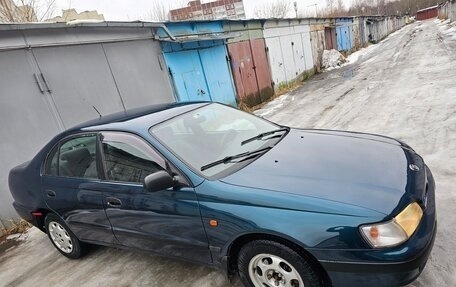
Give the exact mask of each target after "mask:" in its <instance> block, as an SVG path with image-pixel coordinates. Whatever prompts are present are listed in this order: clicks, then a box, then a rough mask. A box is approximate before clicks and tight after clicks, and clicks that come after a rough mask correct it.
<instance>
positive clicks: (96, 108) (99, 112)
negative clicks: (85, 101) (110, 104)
mask: <svg viewBox="0 0 456 287" xmlns="http://www.w3.org/2000/svg"><path fill="white" fill-rule="evenodd" d="M92 108H93V109H94V110H95V111H96V112H97V113H98V115H99V116H100V119H101V118H102V117H103V116H102V115H101V113H100V111H98V110H97V108H95V106H92Z"/></svg>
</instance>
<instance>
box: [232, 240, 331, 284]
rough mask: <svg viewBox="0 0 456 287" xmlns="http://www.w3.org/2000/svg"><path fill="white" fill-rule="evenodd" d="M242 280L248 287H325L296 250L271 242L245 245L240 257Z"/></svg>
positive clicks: (239, 265) (263, 241)
mask: <svg viewBox="0 0 456 287" xmlns="http://www.w3.org/2000/svg"><path fill="white" fill-rule="evenodd" d="M238 269H239V277H240V278H241V281H242V283H243V284H244V285H245V286H246V287H265V286H268V287H277V286H279V287H304V286H305V287H323V286H325V285H324V281H323V280H322V278H320V277H319V276H318V274H317V272H316V271H315V270H314V268H312V266H311V264H310V263H309V261H308V260H307V259H306V258H304V257H303V256H301V255H300V254H298V253H297V252H295V251H294V250H293V249H291V248H289V247H287V246H285V245H283V244H280V243H277V242H274V241H269V240H257V241H252V242H249V243H247V244H246V245H244V246H243V247H242V248H241V250H240V252H239V256H238Z"/></svg>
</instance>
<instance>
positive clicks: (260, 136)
mask: <svg viewBox="0 0 456 287" xmlns="http://www.w3.org/2000/svg"><path fill="white" fill-rule="evenodd" d="M289 129H290V128H280V129H276V130H272V131H269V132H264V133H261V134H258V135H256V136H254V137H251V138H248V139H246V140H244V141H243V142H241V145H245V144H246V143H249V142H252V141H254V140H259V139H262V138H264V137H265V136H268V135H272V134H275V133H279V132H287V131H288V130H289Z"/></svg>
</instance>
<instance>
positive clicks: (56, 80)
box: [34, 44, 124, 128]
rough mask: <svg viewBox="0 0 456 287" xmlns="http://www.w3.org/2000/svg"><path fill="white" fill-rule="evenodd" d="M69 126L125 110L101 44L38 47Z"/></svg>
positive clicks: (43, 69) (36, 51)
mask: <svg viewBox="0 0 456 287" xmlns="http://www.w3.org/2000/svg"><path fill="white" fill-rule="evenodd" d="M34 54H35V57H36V60H37V62H38V65H39V67H40V69H41V72H42V73H43V75H44V77H45V79H46V82H47V84H48V86H49V88H50V90H51V95H52V98H53V100H54V102H55V105H56V107H57V109H58V111H59V114H60V117H61V119H62V121H63V123H64V125H65V128H69V127H72V126H74V125H76V124H78V123H80V122H81V121H84V120H89V119H93V118H96V117H98V116H99V114H98V112H97V111H99V112H100V113H101V115H106V114H109V113H113V112H118V111H122V110H124V106H123V103H122V99H121V97H120V95H119V92H118V91H117V89H116V83H115V81H114V78H113V75H112V73H111V70H110V68H109V65H108V62H107V60H106V57H105V53H104V50H103V47H102V45H101V44H94V45H78V46H63V47H46V48H38V49H34Z"/></svg>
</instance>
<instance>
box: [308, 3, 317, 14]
mask: <svg viewBox="0 0 456 287" xmlns="http://www.w3.org/2000/svg"><path fill="white" fill-rule="evenodd" d="M312 6H315V18H317V6H318V4H317V3H315V4H312V5H309V6H307V7H312Z"/></svg>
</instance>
